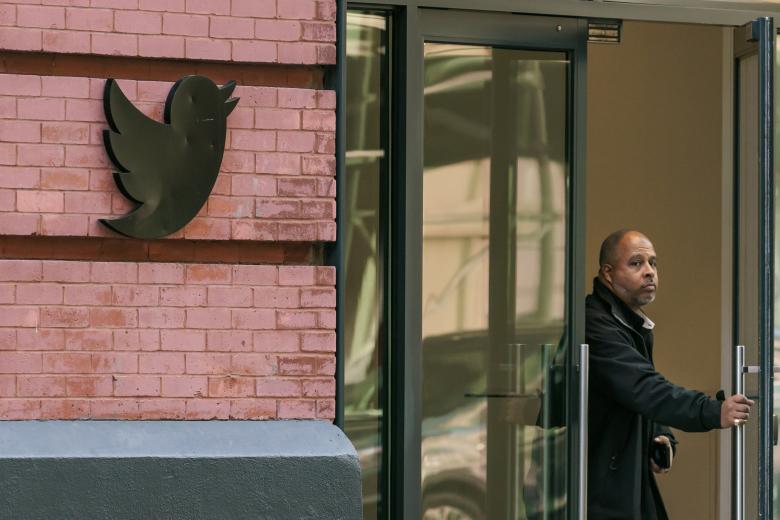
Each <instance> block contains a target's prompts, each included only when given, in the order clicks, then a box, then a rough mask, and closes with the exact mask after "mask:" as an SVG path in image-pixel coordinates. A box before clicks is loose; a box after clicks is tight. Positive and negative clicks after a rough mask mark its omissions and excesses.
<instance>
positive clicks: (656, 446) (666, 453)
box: [650, 442, 672, 469]
mask: <svg viewBox="0 0 780 520" xmlns="http://www.w3.org/2000/svg"><path fill="white" fill-rule="evenodd" d="M650 450H651V451H650V458H651V459H652V461H653V462H655V464H656V466H658V467H659V468H661V469H669V467H670V466H671V465H672V461H671V460H669V459H670V452H671V451H672V450H671V448H670V447H669V446H668V445H667V444H664V443H662V442H653V445H652V447H651V448H650Z"/></svg>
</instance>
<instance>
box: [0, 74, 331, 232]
mask: <svg viewBox="0 0 780 520" xmlns="http://www.w3.org/2000/svg"><path fill="white" fill-rule="evenodd" d="M104 82H105V80H104V79H95V78H76V77H53V76H34V75H21V74H0V118H1V119H0V234H5V235H44V236H54V235H57V236H119V235H117V234H115V233H114V232H112V231H110V230H108V229H107V228H106V227H105V226H103V225H102V224H100V223H99V222H98V219H99V218H102V217H110V216H112V215H113V216H114V217H116V216H118V215H123V214H125V213H127V212H128V211H129V210H130V209H131V205H130V203H129V201H127V199H126V198H125V197H124V196H122V194H121V193H119V190H118V189H117V187H116V185H115V184H114V181H113V177H112V171H113V170H112V169H111V164H110V162H109V159H108V156H107V153H106V151H105V148H104V146H103V138H102V131H103V129H105V128H107V125H106V123H105V115H104V113H103V104H102V95H103V85H104ZM120 85H121V87H122V90H123V91H124V92H125V94H126V95H127V96H128V98H129V99H131V100H132V101H134V102H135V104H136V106H138V107H139V108H140V109H142V110H143V111H144V112H145V113H146V114H147V115H149V116H150V117H154V118H155V119H156V120H158V121H160V120H162V109H163V106H164V102H165V98H166V96H167V93H168V91H169V89H170V87H171V83H164V82H154V81H129V80H122V81H120ZM235 95H237V96H239V97H240V98H241V100H240V101H239V104H238V106H237V107H236V109H235V110H234V111H233V113H232V114H231V115H230V116H229V117H228V134H227V142H226V146H225V156H224V159H223V162H222V170H221V173H220V175H219V177H218V178H217V183H216V186H215V187H214V190H213V191H212V194H211V196H210V197H209V200H208V203H207V205H206V206H204V208H203V210H202V211H201V212H200V214H199V216H198V217H196V218H195V219H194V220H193V221H192V222H190V223H189V224H188V225H187V226H186V227H185V228H184V229H182V230H181V231H179V232H178V233H176V234H174V235H172V236H171V237H172V238H186V239H211V240H230V239H233V240H267V241H272V240H282V241H299V240H300V241H317V240H319V241H329V240H335V238H336V228H335V216H336V203H335V180H334V175H335V158H334V151H335V148H334V131H335V111H334V108H335V93H334V92H332V91H317V90H309V89H290V88H272V87H250V86H239V87H237V88H236V90H235Z"/></svg>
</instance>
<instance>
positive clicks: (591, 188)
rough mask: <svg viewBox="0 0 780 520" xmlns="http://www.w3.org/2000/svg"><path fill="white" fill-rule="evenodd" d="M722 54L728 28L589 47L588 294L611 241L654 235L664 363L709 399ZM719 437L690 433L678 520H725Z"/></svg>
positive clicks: (680, 30)
mask: <svg viewBox="0 0 780 520" xmlns="http://www.w3.org/2000/svg"><path fill="white" fill-rule="evenodd" d="M722 50H723V44H722V31H721V29H720V28H719V27H703V26H691V25H682V24H661V23H646V22H644V23H641V22H633V23H632V22H626V23H625V24H624V26H623V41H622V43H621V44H620V45H590V46H589V48H588V107H587V109H588V149H587V156H588V164H587V175H588V177H587V231H586V232H587V264H586V277H587V284H588V287H590V283H591V280H592V278H593V276H595V274H596V271H597V268H598V266H597V264H598V262H597V258H598V248H599V245H600V243H601V240H602V239H603V238H604V237H605V236H606V235H607V234H608V233H610V232H611V231H613V230H616V229H620V228H636V229H639V230H642V231H644V232H645V233H646V234H647V235H648V236H649V237H650V239H651V240H652V241H653V243H654V244H655V247H656V252H657V253H658V258H659V275H660V276H659V278H660V284H659V292H658V298H657V300H656V302H654V303H653V304H651V305H649V306H648V307H647V308H646V311H647V313H648V315H649V316H651V317H652V319H653V320H654V321H655V322H656V324H657V327H656V335H655V352H654V357H655V362H656V366H657V368H658V369H659V371H660V372H661V373H663V374H664V375H665V376H666V377H667V378H669V379H670V380H671V381H673V382H675V383H678V384H681V385H683V386H686V387H689V388H696V389H699V390H702V391H705V392H708V393H713V392H714V391H715V390H716V389H717V388H718V387H719V385H720V364H721V353H720V345H721V337H720V333H721V328H720V319H721V229H720V225H721V143H722V141H721V135H722V134H721V127H722V113H721V112H722V86H721V73H722V54H721V53H722ZM717 435H718V434H717V433H706V434H701V433H700V434H690V435H686V434H681V435H680V438H681V440H682V442H681V445H680V450H681V451H680V457H679V459H678V460H677V461H676V463H675V467H674V469H673V471H672V472H671V473H670V474H669V475H668V476H665V477H664V478H663V479H661V484H660V485H661V488H662V493H663V495H664V497H665V501H666V503H667V506H668V509H669V512H670V516H671V518H672V519H678V518H685V519H688V520H695V519H701V520H711V519H712V518H715V517H716V516H717V511H716V506H717V474H716V472H717V467H718V466H717V449H716V446H717Z"/></svg>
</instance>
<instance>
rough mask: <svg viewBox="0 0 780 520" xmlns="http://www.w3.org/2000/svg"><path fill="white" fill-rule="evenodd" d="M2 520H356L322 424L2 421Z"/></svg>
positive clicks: (334, 435) (353, 473)
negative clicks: (6, 519) (3, 519)
mask: <svg viewBox="0 0 780 520" xmlns="http://www.w3.org/2000/svg"><path fill="white" fill-rule="evenodd" d="M0 518H8V519H27V520H37V519H46V520H51V519H58V520H64V519H103V518H105V519H112V520H124V519H128V520H129V519H144V520H153V519H165V520H167V519H190V520H192V519H204V520H205V519H209V520H212V519H230V520H243V519H250V518H251V519H255V520H260V519H263V520H265V519H284V520H288V519H289V520H292V519H315V518H316V519H344V520H353V519H354V520H358V519H360V518H362V511H361V493H360V466H359V464H358V459H357V454H356V452H355V449H354V448H353V447H352V444H351V443H350V442H349V440H348V439H347V438H346V436H344V434H343V433H342V432H341V430H339V429H338V428H336V427H335V426H333V425H331V424H327V423H324V422H320V421H268V422H257V421H0Z"/></svg>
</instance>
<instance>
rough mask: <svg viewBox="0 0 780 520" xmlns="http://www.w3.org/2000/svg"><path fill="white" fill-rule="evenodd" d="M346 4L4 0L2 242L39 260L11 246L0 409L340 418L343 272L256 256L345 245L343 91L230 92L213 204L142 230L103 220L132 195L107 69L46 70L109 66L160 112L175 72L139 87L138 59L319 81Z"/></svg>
mask: <svg viewBox="0 0 780 520" xmlns="http://www.w3.org/2000/svg"><path fill="white" fill-rule="evenodd" d="M335 13H336V1H335V0H11V1H5V2H0V51H3V50H5V51H9V50H10V51H22V52H16V53H14V55H13V56H14V58H13V60H9V61H8V62H7V63H5V69H4V70H5V71H6V73H4V74H0V241H2V242H0V253H1V254H0V256H5V257H13V258H20V257H22V258H28V259H26V260H24V259H14V260H8V259H6V260H2V259H0V419H88V418H96V419H107V418H121V419H228V418H236V419H277V418H278V419H307V418H315V419H324V420H331V419H332V418H333V417H334V415H335V402H334V393H335V381H334V372H335V363H336V361H335V279H334V278H335V270H334V269H333V268H331V267H324V266H315V265H295V266H294V265H249V264H248V263H251V262H263V261H268V262H279V263H283V262H288V263H289V262H291V261H297V262H311V261H312V259H314V258H317V257H318V255H317V254H316V251H317V248H316V246H315V244H316V243H318V242H323V241H332V240H335V238H336V223H335V211H336V210H335V196H336V193H335V180H334V176H335V158H334V153H335V142H334V133H335V105H336V96H335V93H334V92H332V91H326V90H312V89H299V88H276V87H271V86H239V87H237V88H236V90H235V95H237V96H239V97H241V101H240V102H239V104H238V106H237V108H236V109H235V110H234V111H233V113H232V114H231V115H230V116H229V118H228V134H227V141H226V148H225V150H226V151H225V156H224V160H223V163H222V169H221V172H220V174H219V177H218V179H217V183H216V186H215V188H214V190H213V192H212V194H211V196H210V197H209V199H208V201H207V203H206V205H205V206H204V208H203V210H202V211H201V212H200V214H199V215H198V216H197V217H196V218H195V219H194V220H193V221H192V222H191V223H190V224H188V225H187V226H186V227H185V228H184V229H183V230H181V231H180V232H177V233H176V234H174V235H173V236H172V237H171V238H172V239H173V240H168V239H166V240H159V241H150V242H149V243H146V242H142V241H134V240H133V239H127V240H126V239H122V240H113V239H107V238H106V237H109V238H116V237H118V235H116V234H114V233H113V232H111V231H109V230H108V229H107V228H105V227H103V226H102V225H100V224H99V222H98V219H99V218H101V217H113V218H115V217H116V216H118V215H123V214H125V213H126V212H127V211H128V210H129V209H130V207H131V206H130V204H129V203H128V201H127V200H126V199H125V198H124V197H123V196H122V195H121V194H120V193H119V191H118V189H117V187H116V185H115V184H114V182H113V177H112V170H113V168H112V165H111V164H110V163H109V161H108V156H107V154H106V151H105V149H104V147H103V142H102V135H101V133H102V130H103V129H104V128H106V126H107V125H106V122H105V115H104V113H103V107H102V93H103V85H104V82H105V79H106V78H105V77H67V76H46V75H42V74H49V73H52V74H71V75H74V76H78V75H79V74H83V75H84V76H87V75H89V74H90V73H87V72H84V70H91V71H93V72H92V73H91V75H100V74H102V73H103V72H102V71H103V70H104V67H107V68H108V69H110V70H112V71H116V76H118V77H122V78H130V79H124V80H121V81H120V86H121V87H122V89H123V90H124V92H125V94H126V95H127V96H128V98H130V99H131V100H132V101H133V102H134V103H135V104H136V105H137V106H138V107H139V108H140V109H142V110H143V111H144V112H145V113H147V114H148V115H150V116H152V117H155V118H157V119H158V120H160V119H161V113H162V108H163V104H164V100H165V98H166V96H167V93H168V91H169V89H170V86H171V83H164V82H155V81H134V80H133V79H132V78H140V77H141V76H140V74H143V72H141V71H142V70H143V67H144V66H145V65H146V64H150V65H151V64H155V66H157V67H158V69H159V68H160V67H168V65H169V64H172V65H171V72H170V74H167V73H166V74H164V75H160V76H156V75H155V76H150V75H147V76H145V77H147V78H150V77H165V78H171V79H173V78H174V75H177V74H178V73H179V71H187V72H181V74H182V75H183V74H186V73H191V74H194V73H197V72H198V70H199V68H198V67H201V66H206V65H205V64H204V63H203V62H204V60H207V61H210V62H212V63H209V64H208V66H209V67H212V68H213V69H214V70H218V69H219V68H220V67H223V68H222V69H220V70H222V72H220V74H221V73H223V72H226V71H228V70H230V71H233V70H235V71H237V73H238V74H239V76H240V77H237V78H236V79H237V80H239V81H241V80H242V78H243V79H246V78H252V79H251V80H249V82H250V83H262V82H263V81H266V80H267V81H269V82H270V81H271V80H270V79H268V78H266V76H264V75H267V74H268V70H269V69H278V70H279V71H280V73H284V74H287V78H288V79H289V80H290V83H284V84H294V85H300V86H306V85H317V84H318V82H317V81H307V78H315V77H318V75H320V76H321V73H322V67H321V65H329V64H334V63H335V61H336V52H335V45H334V43H335V22H334V20H335ZM67 55H78V58H77V59H75V60H74V59H69V58H68V56H67ZM27 56H30V59H31V61H30V64H29V66H27V64H23V62H24V60H25V58H26V57H27ZM96 56H100V59H96V58H95V57H96ZM113 56H117V57H119V58H116V59H115V58H111V57H113ZM121 57H134V58H135V59H133V60H127V59H122V58H121ZM160 58H174V59H176V60H177V61H176V62H169V61H162V60H160ZM43 62H46V63H48V64H49V65H50V66H49V68H45V67H42V66H41V65H40V64H41V63H43ZM20 63H22V65H20ZM274 63H276V64H286V65H296V66H295V67H276V66H274V65H269V64H274ZM36 64H38V65H36ZM226 64H229V65H226ZM254 64H263V65H262V66H261V67H257V66H254ZM36 67H37V68H36ZM62 67H64V68H62ZM82 67H84V68H83V69H82ZM166 70H167V69H166ZM47 71H51V72H47ZM36 74H37V75H36ZM106 74H108V73H106ZM112 74H114V73H112ZM175 77H178V76H175ZM264 78H265V79H264ZM296 78H297V79H296ZM268 84H269V85H271V84H275V85H279V84H280V83H278V82H277V83H268ZM33 235H34V236H36V238H34V239H33V238H30V237H31V236H33ZM55 236H56V237H71V238H56V239H55V238H52V237H55ZM72 237H78V239H77V240H76V239H73V238H72ZM205 240H208V241H213V242H204V241H205ZM250 241H251V242H250ZM272 242H278V243H277V244H272ZM291 242H294V243H295V244H291ZM124 244H126V246H125V247H123V245H124ZM143 247H148V252H149V255H148V256H147V257H144V256H138V255H137V254H136V253H137V252H136V253H134V251H135V250H136V249H138V248H143ZM105 248H110V253H111V254H109V255H106V254H105V253H106V251H104V249H105ZM301 248H304V249H305V250H306V251H308V253H307V254H305V255H303V254H301V253H300V251H301V250H303V249H301ZM153 250H154V252H153ZM293 250H294V251H293ZM220 251H224V252H225V254H224V255H220V254H219V252H220ZM288 251H292V256H290V257H288V256H287V253H286V252H288ZM42 252H44V253H45V254H42ZM41 256H45V257H46V258H47V259H45V260H33V259H31V258H39V257H41ZM62 258H80V259H81V260H79V261H63V260H61V259H62ZM269 258H270V259H269ZM100 259H111V260H121V261H112V262H105V261H98V260H100ZM139 259H143V260H144V261H141V262H136V261H133V262H129V261H127V260H139ZM160 259H164V260H169V262H167V263H165V262H162V261H157V260H160ZM199 259H200V261H201V262H202V261H204V260H205V261H207V262H211V261H214V262H219V263H213V264H212V263H194V262H198V261H199ZM212 259H213V260H212ZM146 260H155V261H146ZM170 260H172V261H170ZM238 262H243V263H246V264H244V265H240V264H239V263H238Z"/></svg>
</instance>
